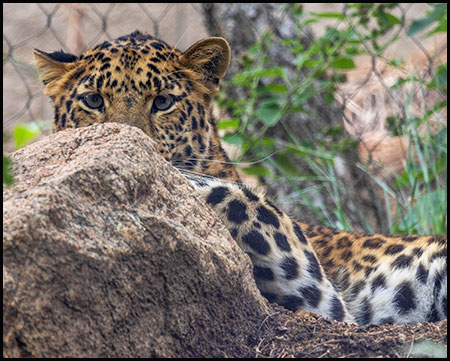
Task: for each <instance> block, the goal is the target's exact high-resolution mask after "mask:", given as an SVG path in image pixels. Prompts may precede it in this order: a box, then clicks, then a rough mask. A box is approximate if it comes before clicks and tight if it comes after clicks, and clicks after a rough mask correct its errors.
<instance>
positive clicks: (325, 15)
mask: <svg viewBox="0 0 450 361" xmlns="http://www.w3.org/2000/svg"><path fill="white" fill-rule="evenodd" d="M309 13H310V14H311V15H313V16H317V17H318V18H332V19H340V18H342V17H343V13H327V12H323V13H316V12H314V11H310V12H309Z"/></svg>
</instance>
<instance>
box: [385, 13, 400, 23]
mask: <svg viewBox="0 0 450 361" xmlns="http://www.w3.org/2000/svg"><path fill="white" fill-rule="evenodd" d="M384 15H385V19H386V20H387V21H388V22H389V23H390V24H392V25H396V24H398V25H400V24H401V23H402V21H401V20H400V19H399V18H397V17H396V16H394V15H392V14H388V13H384Z"/></svg>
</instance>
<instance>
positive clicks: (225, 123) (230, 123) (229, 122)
mask: <svg viewBox="0 0 450 361" xmlns="http://www.w3.org/2000/svg"><path fill="white" fill-rule="evenodd" d="M217 128H219V129H227V128H234V129H238V128H239V119H237V118H229V119H224V120H221V121H220V122H218V123H217Z"/></svg>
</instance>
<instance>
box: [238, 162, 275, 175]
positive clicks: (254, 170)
mask: <svg viewBox="0 0 450 361" xmlns="http://www.w3.org/2000/svg"><path fill="white" fill-rule="evenodd" d="M244 173H245V174H247V175H257V176H270V174H271V173H270V170H268V169H267V168H264V167H263V166H260V165H252V166H250V167H248V168H244Z"/></svg>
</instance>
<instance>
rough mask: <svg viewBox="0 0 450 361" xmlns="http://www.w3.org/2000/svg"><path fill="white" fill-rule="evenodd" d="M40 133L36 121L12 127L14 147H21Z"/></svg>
mask: <svg viewBox="0 0 450 361" xmlns="http://www.w3.org/2000/svg"><path fill="white" fill-rule="evenodd" d="M40 133H41V131H40V129H39V127H38V126H37V124H36V123H28V124H19V125H17V126H16V127H15V128H14V132H13V137H14V141H15V143H16V148H17V149H20V148H23V147H24V146H25V145H27V144H28V143H30V142H31V141H32V140H33V139H34V138H36V137H37V136H38V135H39V134H40Z"/></svg>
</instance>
